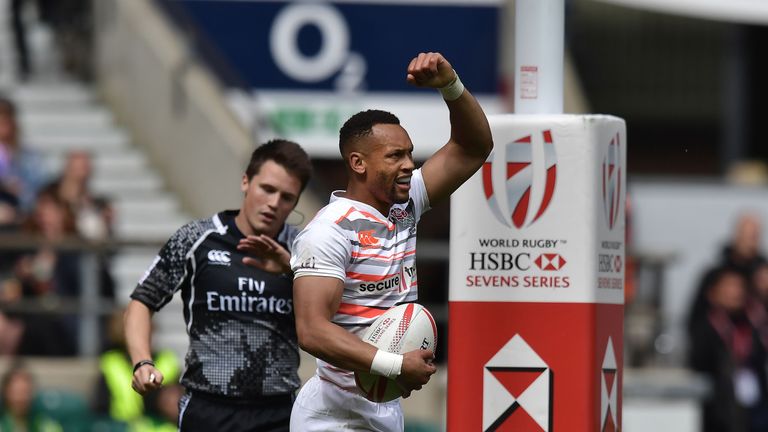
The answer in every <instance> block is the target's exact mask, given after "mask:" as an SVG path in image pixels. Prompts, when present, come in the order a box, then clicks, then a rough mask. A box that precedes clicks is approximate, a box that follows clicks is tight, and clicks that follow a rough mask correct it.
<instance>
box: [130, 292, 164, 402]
mask: <svg viewBox="0 0 768 432" xmlns="http://www.w3.org/2000/svg"><path fill="white" fill-rule="evenodd" d="M124 320H125V342H126V345H127V347H128V353H129V354H130V356H131V363H132V364H134V365H135V364H137V363H139V362H140V361H142V360H152V350H151V341H150V337H151V332H152V311H151V310H149V308H148V307H147V306H146V305H145V304H144V303H142V302H140V301H136V300H131V302H130V303H128V307H127V308H126V310H125V318H124ZM162 382H163V374H162V373H161V372H160V371H159V370H157V369H156V368H155V367H154V366H153V365H152V364H149V363H147V364H144V365H142V366H140V367H139V368H138V369H136V371H135V372H134V373H133V381H132V383H131V386H132V387H133V389H134V390H136V391H137V392H138V393H140V394H145V393H147V392H149V391H151V390H154V389H156V388H158V387H160V385H161V384H162Z"/></svg>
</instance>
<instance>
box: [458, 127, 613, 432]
mask: <svg viewBox="0 0 768 432" xmlns="http://www.w3.org/2000/svg"><path fill="white" fill-rule="evenodd" d="M490 121H491V129H492V132H493V139H494V144H495V147H494V151H493V153H492V154H491V155H490V157H489V158H488V160H487V161H486V163H485V165H484V166H483V168H482V169H481V170H480V171H479V172H478V173H476V174H475V175H474V176H473V177H472V178H471V179H470V180H469V181H467V182H466V183H465V184H464V185H463V186H462V187H461V188H460V189H459V190H458V191H457V192H456V193H454V195H453V197H452V200H451V242H450V244H451V246H450V247H451V250H450V254H451V264H450V295H449V300H450V306H449V307H450V312H449V315H450V320H449V342H448V347H449V352H448V409H447V412H448V418H447V426H448V430H449V431H453V432H464V431H495V430H499V431H503V430H525V431H544V432H548V431H553V430H554V431H567V430H580V431H581V430H583V431H612V430H617V429H618V426H619V425H620V424H621V383H622V367H621V366H622V344H623V325H622V323H623V314H624V248H625V244H624V241H625V240H624V217H625V216H624V202H625V196H626V154H627V142H626V131H625V124H624V121H623V120H621V119H619V118H616V117H611V116H600V115H587V116H576V115H526V116H513V115H508V116H493V117H491V118H490Z"/></svg>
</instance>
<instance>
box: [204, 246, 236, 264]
mask: <svg viewBox="0 0 768 432" xmlns="http://www.w3.org/2000/svg"><path fill="white" fill-rule="evenodd" d="M231 261H232V259H231V258H230V257H229V252H227V251H221V250H216V249H211V250H209V251H208V262H209V263H210V264H217V265H226V266H228V265H229V263H230V262H231Z"/></svg>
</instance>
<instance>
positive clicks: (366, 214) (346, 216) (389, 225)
mask: <svg viewBox="0 0 768 432" xmlns="http://www.w3.org/2000/svg"><path fill="white" fill-rule="evenodd" d="M353 212H358V213H360V214H361V215H363V216H364V217H365V218H367V219H370V220H373V221H374V222H378V223H380V224H382V225H384V226H386V227H387V230H388V231H392V230H394V229H395V224H393V223H391V222H389V221H387V220H381V219H379V218H378V217H376V215H374V214H372V213H369V212H367V211H362V210H358V209H356V208H354V207H350V208H349V209H348V210H347V212H346V213H344V215H343V216H341V217H340V218H338V219H336V222H335V223H336V224H337V225H338V224H339V222H341V221H343V220H344V219H347V220H349V215H351V214H352V213H353ZM349 221H350V222H352V220H349Z"/></svg>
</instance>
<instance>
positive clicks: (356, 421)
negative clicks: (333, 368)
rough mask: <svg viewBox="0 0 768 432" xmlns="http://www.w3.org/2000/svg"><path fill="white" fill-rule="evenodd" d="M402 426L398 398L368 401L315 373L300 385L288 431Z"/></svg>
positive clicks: (391, 430) (387, 430)
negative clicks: (385, 400)
mask: <svg viewBox="0 0 768 432" xmlns="http://www.w3.org/2000/svg"><path fill="white" fill-rule="evenodd" d="M404 427H405V426H404V423H403V410H402V408H401V407H400V399H395V400H393V401H390V402H383V403H376V402H371V401H369V400H368V399H365V398H364V397H362V396H360V395H358V394H355V393H352V392H349V391H347V390H342V389H341V388H340V387H338V386H337V385H335V384H332V383H330V382H327V381H323V380H321V379H320V378H319V377H318V376H317V375H315V376H313V377H312V378H310V379H309V380H308V381H307V382H306V384H304V386H303V387H302V388H301V391H299V395H298V397H297V398H296V402H294V403H293V410H292V411H291V432H327V431H375V432H402V431H403V429H404Z"/></svg>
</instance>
